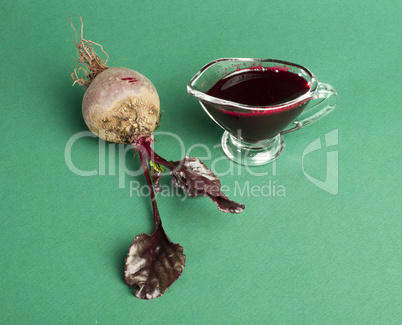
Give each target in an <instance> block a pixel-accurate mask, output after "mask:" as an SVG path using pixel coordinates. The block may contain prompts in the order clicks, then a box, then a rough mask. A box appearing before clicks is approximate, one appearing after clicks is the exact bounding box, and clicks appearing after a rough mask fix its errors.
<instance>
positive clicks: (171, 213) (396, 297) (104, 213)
mask: <svg viewBox="0 0 402 325" xmlns="http://www.w3.org/2000/svg"><path fill="white" fill-rule="evenodd" d="M78 14H80V15H82V17H83V19H84V37H85V38H87V39H90V40H93V41H95V42H98V43H100V44H102V45H103V46H104V48H105V50H106V51H107V52H108V54H109V56H110V61H109V63H110V64H111V65H113V66H124V67H129V68H132V69H134V70H137V71H138V72H140V73H142V74H144V75H146V76H147V77H148V78H149V79H150V80H151V81H152V82H153V83H154V85H155V87H156V88H157V90H158V93H159V96H160V99H161V107H162V109H163V110H164V114H163V117H162V125H161V127H160V129H159V131H160V132H171V133H173V134H174V135H176V136H177V137H178V138H179V139H180V141H182V145H180V142H179V141H178V140H177V139H176V138H175V137H174V136H171V135H166V134H165V135H164V134H160V135H159V136H158V135H157V136H156V138H157V140H158V143H157V144H156V146H155V148H156V150H157V151H158V152H159V154H161V155H162V156H164V157H166V158H167V159H181V156H182V154H183V152H182V147H184V149H185V152H186V153H187V152H188V151H189V150H190V149H191V147H192V146H193V145H195V144H199V146H198V147H196V148H194V149H193V150H191V155H194V156H199V157H200V158H202V160H203V161H204V162H205V163H206V164H207V165H208V166H210V167H211V168H212V169H213V170H214V171H215V172H216V173H219V174H221V175H222V176H221V181H222V184H225V185H227V186H228V188H229V190H227V191H226V193H227V195H228V196H229V197H230V198H232V199H235V200H237V201H240V202H242V203H244V204H245V205H246V210H245V211H244V212H243V213H242V214H239V215H229V214H223V213H220V212H219V211H218V210H217V208H216V206H215V204H213V203H212V202H209V200H208V199H207V198H204V197H202V198H197V199H184V196H183V194H182V193H181V192H178V193H171V195H170V196H165V197H163V196H159V197H158V205H159V209H160V211H161V218H162V221H163V223H164V227H165V230H166V232H167V234H168V235H169V237H170V238H171V239H172V240H173V241H174V242H179V243H180V244H181V245H182V246H183V247H184V252H185V254H186V255H187V263H186V267H185V269H184V272H183V275H182V276H181V278H180V279H179V280H178V281H177V282H175V283H174V284H173V286H172V287H171V288H170V289H169V290H168V291H167V292H166V294H165V295H164V296H162V297H161V298H158V299H156V300H152V301H142V300H139V299H137V298H135V297H134V296H133V294H132V290H131V289H130V288H129V287H128V286H127V285H126V284H125V283H124V281H123V269H124V258H125V255H126V253H127V250H128V247H129V245H130V244H131V242H132V240H133V238H134V237H135V236H136V235H137V234H140V233H142V232H146V233H149V232H151V231H152V215H151V208H150V200H149V199H148V198H147V197H144V196H143V195H142V194H145V193H142V194H141V193H139V194H138V195H137V193H136V192H135V191H130V184H131V186H137V185H138V186H139V188H141V186H143V185H145V181H144V178H143V176H129V175H126V174H125V173H123V171H122V168H123V167H124V168H125V167H127V168H129V169H130V170H132V171H135V170H137V169H138V168H139V162H138V157H136V158H134V159H133V152H132V151H128V152H125V151H124V147H123V146H117V145H110V146H109V144H106V146H105V151H104V152H105V153H104V154H103V151H102V150H103V149H102V148H103V147H102V145H103V144H102V143H99V142H98V141H97V139H95V138H92V137H90V136H88V134H87V133H84V135H87V136H85V137H81V138H79V139H77V141H75V142H74V144H73V146H72V151H71V156H70V158H71V160H72V162H73V163H74V165H75V166H76V167H77V168H79V169H80V170H83V171H91V170H94V171H95V175H94V176H87V177H84V176H80V175H78V174H77V173H74V172H73V171H72V170H71V169H70V168H69V167H68V164H67V161H66V159H65V149H66V146H67V145H68V141H69V140H71V139H72V137H73V136H75V135H80V133H79V132H82V131H87V128H86V126H85V123H84V122H83V119H82V116H81V99H82V95H83V89H81V88H80V87H79V86H75V87H72V80H71V78H70V73H71V72H72V71H73V68H74V67H75V66H76V63H75V62H74V60H73V57H75V56H76V51H75V44H74V32H73V30H72V29H71V27H70V22H69V19H68V17H69V15H71V16H72V19H73V22H74V24H75V26H76V27H77V28H79V19H78V17H77V15H78ZM401 14H402V12H401V3H400V1H390V0H385V1H376V2H373V1H371V2H369V3H368V2H367V1H360V0H359V1H350V0H343V1H271V0H269V1H259V0H256V1H211V0H203V1H138V0H135V1H113V2H111V1H97V2H96V1H64V2H61V1H36V2H32V1H25V0H24V1H2V4H1V5H0V15H1V20H0V27H1V49H0V53H1V61H2V69H1V79H0V80H1V81H0V82H1V87H0V92H1V96H0V101H1V102H0V103H1V106H0V107H1V114H2V115H1V116H2V118H1V137H0V144H1V174H0V181H1V184H2V189H1V233H0V235H1V236H0V238H1V253H0V262H1V277H0V281H1V282H0V283H1V298H0V299H1V304H0V305H1V313H0V323H2V324H148V323H161V324H189V323H190V322H191V323H195V324H229V323H230V324H244V323H268V324H401V323H402V311H401V305H402V285H401V283H402V277H401V271H402V265H401V263H402V262H401V261H402V259H401V258H402V254H401V252H402V251H401V247H402V239H401V238H402V230H401V229H402V228H401V226H402V223H401V209H400V208H401V206H400V192H401V177H400V176H401V173H400V161H401V141H400V132H399V131H398V130H399V129H400V125H401V106H400V103H399V102H398V99H399V97H400V94H401V68H400V63H401V30H402V24H401V20H400V17H401V16H402V15H401ZM221 57H258V58H275V59H282V60H287V61H291V62H295V63H298V64H301V65H304V66H306V67H308V68H309V69H311V70H312V71H313V72H314V73H315V75H316V76H317V78H318V79H319V80H320V81H322V82H327V83H330V84H332V85H333V86H334V87H335V88H336V89H337V91H338V93H339V103H338V106H337V108H336V109H335V111H334V112H333V113H331V114H330V115H328V116H327V117H325V118H324V119H322V120H320V121H319V122H317V123H316V124H313V125H311V126H308V127H306V128H305V129H303V130H300V131H297V132H294V133H290V134H287V135H286V136H285V141H286V148H285V150H284V152H283V153H282V155H281V156H280V157H279V159H278V160H277V161H276V162H275V163H273V164H271V165H267V166H264V167H258V168H250V169H247V168H245V167H239V166H237V165H234V164H233V163H230V162H229V161H228V160H226V159H224V158H223V157H224V156H223V153H222V151H221V149H220V148H219V141H220V136H221V134H222V130H221V129H220V128H219V127H218V126H217V125H215V124H214V123H213V122H212V121H211V120H210V119H209V118H208V117H207V116H206V114H205V113H204V112H203V111H202V109H201V107H200V106H199V104H198V103H197V101H196V100H195V99H194V98H192V97H191V96H189V95H188V94H187V92H186V84H187V82H188V81H189V80H190V78H191V77H192V76H193V75H194V74H195V72H196V71H198V70H199V69H200V68H201V67H202V66H203V65H204V64H206V63H208V62H209V61H212V60H214V59H217V58H221ZM121 59H123V60H121ZM334 130H337V131H338V137H337V139H336V140H337V141H338V144H337V145H335V146H332V147H328V148H326V146H325V141H324V140H325V135H326V134H327V133H329V132H331V131H334ZM316 139H320V140H321V143H322V149H321V150H317V151H315V152H313V153H311V154H309V155H308V156H306V157H305V159H304V167H303V166H302V160H303V152H304V150H306V148H307V147H308V146H309V145H310V144H311V143H312V142H313V141H315V140H316ZM317 141H318V140H317ZM99 146H100V147H99ZM206 148H208V150H206ZM331 152H335V153H337V154H338V164H337V165H336V164H332V165H331V168H332V169H331V170H332V171H331V170H330V171H328V172H333V170H334V168H335V169H336V170H338V171H339V176H338V178H336V181H334V182H333V183H332V184H331V186H332V187H333V188H335V189H336V188H338V193H337V194H335V195H334V194H330V193H328V192H327V191H325V190H323V189H322V188H320V187H318V186H316V185H315V184H313V183H312V182H311V181H309V179H308V178H307V176H306V175H305V174H308V175H311V177H314V178H315V179H319V180H321V181H324V180H325V177H326V171H327V170H326V160H327V154H330V153H331ZM208 153H210V156H208ZM99 155H101V159H100V158H99ZM333 162H334V161H332V163H333ZM103 167H105V172H103ZM256 173H259V174H264V175H262V176H256V175H253V174H256ZM165 178H166V177H165ZM130 182H134V183H130ZM135 182H138V183H135ZM163 184H165V185H166V186H168V184H170V180H169V179H168V178H166V179H165V181H164V183H163ZM269 184H271V193H269V192H268V186H269ZM274 185H275V189H274V188H273V186H274ZM244 186H249V189H250V191H248V192H247V190H246V191H244V192H241V191H239V189H241V190H242V191H243V189H244ZM253 186H255V187H254V188H255V190H254V192H252V191H251V188H252V187H253ZM236 188H237V190H236ZM258 189H265V190H264V191H263V192H262V193H261V192H259V191H258ZM278 189H282V192H281V191H279V192H278ZM283 190H284V191H285V196H280V195H283V194H284V192H283Z"/></svg>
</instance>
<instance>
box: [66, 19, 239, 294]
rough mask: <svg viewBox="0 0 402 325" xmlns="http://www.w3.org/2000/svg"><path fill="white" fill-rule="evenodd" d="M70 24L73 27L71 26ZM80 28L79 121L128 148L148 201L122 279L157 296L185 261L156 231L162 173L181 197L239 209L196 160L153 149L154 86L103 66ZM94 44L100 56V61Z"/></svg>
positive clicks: (156, 98)
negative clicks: (148, 219) (146, 217)
mask: <svg viewBox="0 0 402 325" xmlns="http://www.w3.org/2000/svg"><path fill="white" fill-rule="evenodd" d="M80 19H81V17H80ZM70 21H71V19H70ZM71 26H72V27H73V28H74V26H73V24H72V23H71ZM82 26H83V24H82V19H81V38H80V41H78V39H77V31H76V30H75V29H74V30H75V32H76V46H77V50H78V59H77V61H78V62H80V63H81V67H79V68H76V69H75V70H74V72H73V73H72V78H73V80H74V84H75V83H78V84H80V85H81V86H83V87H85V88H87V89H86V92H85V94H84V98H83V102H82V113H83V116H84V120H85V123H86V124H87V126H88V128H89V129H90V130H91V131H92V132H93V133H94V134H95V135H97V136H98V137H99V138H101V139H104V140H106V141H110V142H115V143H123V144H129V145H131V146H132V147H133V148H134V150H135V151H136V152H138V153H139V156H140V159H141V164H142V168H143V171H144V174H145V178H146V180H147V184H148V186H149V189H150V196H151V200H152V207H153V214H154V231H153V233H152V234H150V235H148V234H141V235H138V236H136V237H135V239H134V241H133V243H132V244H131V246H130V248H129V252H128V255H127V258H126V267H125V272H124V276H125V281H126V283H127V284H128V285H129V286H130V287H134V286H137V287H138V288H137V290H135V292H134V294H135V295H136V296H137V297H139V298H141V299H153V298H157V297H160V296H161V295H162V294H163V293H164V292H165V291H166V290H167V289H168V288H169V287H170V285H171V284H172V283H173V282H174V281H176V280H177V279H178V278H179V277H180V275H181V273H182V271H183V268H184V265H185V262H186V257H185V255H184V253H183V247H181V246H180V245H179V244H174V243H173V242H172V241H171V240H170V239H169V238H168V236H167V235H166V233H165V231H164V229H163V228H162V222H161V218H160V215H159V211H158V207H157V205H156V199H155V191H158V190H160V187H159V179H160V178H161V173H162V171H164V170H165V169H168V170H169V174H170V175H171V176H172V178H173V184H174V185H175V186H177V187H180V188H182V189H183V190H184V192H185V194H186V195H187V196H190V197H197V196H200V195H203V196H206V197H209V198H210V199H211V200H212V201H213V202H215V203H216V204H217V206H218V208H219V209H220V210H221V211H223V212H231V213H240V212H242V211H243V209H244V205H242V204H239V203H236V202H234V201H231V200H229V199H228V198H227V197H226V196H225V194H224V193H223V192H222V191H221V183H220V181H219V179H218V178H217V177H216V176H215V175H214V173H213V172H212V171H211V170H209V169H208V168H207V167H206V166H205V165H204V164H203V163H202V162H201V161H200V160H199V159H198V158H195V157H187V156H186V157H184V158H183V160H181V161H167V160H165V159H164V158H162V157H160V156H159V155H158V154H156V153H155V152H154V151H153V149H152V147H151V146H152V143H153V141H154V138H153V136H152V133H153V132H154V131H155V129H156V128H157V127H158V124H159V118H160V107H159V96H158V93H157V92H156V89H155V87H154V86H153V84H152V83H151V82H150V81H149V80H148V79H147V78H146V77H145V76H143V75H142V74H140V73H138V72H136V71H133V70H130V69H127V68H118V67H112V68H109V67H108V66H107V65H106V63H107V59H108V56H107V54H106V52H105V51H104V50H103V48H102V46H101V45H99V44H97V43H94V42H92V41H89V40H86V39H84V38H83V32H82ZM94 46H98V47H99V48H100V49H101V51H102V52H103V53H104V55H105V56H106V60H105V61H103V60H102V59H101V58H100V57H99V56H98V55H97V54H96V52H95V50H94Z"/></svg>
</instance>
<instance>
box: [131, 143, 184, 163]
mask: <svg viewBox="0 0 402 325" xmlns="http://www.w3.org/2000/svg"><path fill="white" fill-rule="evenodd" d="M152 142H153V140H152V139H150V138H149V137H147V136H142V137H140V138H138V139H137V140H136V141H134V142H133V143H131V145H132V146H133V148H134V149H136V150H138V152H140V154H143V155H144V156H145V157H146V159H148V160H152V161H153V162H156V163H158V164H160V165H163V166H165V167H167V168H169V169H171V170H172V169H176V168H177V167H178V166H177V164H175V163H173V162H170V161H167V160H166V159H164V158H162V157H161V156H159V155H158V154H157V153H156V152H155V151H154V150H153V149H152V148H151V143H152Z"/></svg>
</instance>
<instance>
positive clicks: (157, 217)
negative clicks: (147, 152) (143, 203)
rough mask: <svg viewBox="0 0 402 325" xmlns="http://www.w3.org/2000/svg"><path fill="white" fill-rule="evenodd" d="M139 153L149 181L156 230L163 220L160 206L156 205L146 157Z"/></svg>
mask: <svg viewBox="0 0 402 325" xmlns="http://www.w3.org/2000/svg"><path fill="white" fill-rule="evenodd" d="M138 153H139V156H140V159H141V165H142V169H143V171H144V175H145V179H146V180H147V184H148V188H149V193H150V195H151V201H152V209H153V212H154V227H155V229H158V226H159V225H160V223H161V218H160V216H159V211H158V206H157V204H156V197H155V192H154V188H153V185H152V180H151V176H150V175H149V171H148V167H147V162H146V159H145V158H144V156H143V154H142V152H141V151H140V150H139V151H138ZM155 234H156V233H155Z"/></svg>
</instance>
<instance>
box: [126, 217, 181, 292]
mask: <svg viewBox="0 0 402 325" xmlns="http://www.w3.org/2000/svg"><path fill="white" fill-rule="evenodd" d="M185 263H186V256H185V255H184V254H183V247H182V246H180V245H179V244H174V243H172V242H171V241H170V239H169V238H168V236H167V235H166V233H165V231H164V230H163V228H162V224H161V223H160V224H159V226H158V228H157V229H156V230H155V231H154V232H153V233H152V234H151V235H148V234H141V235H138V236H137V237H135V239H134V241H133V243H132V244H131V246H130V249H129V252H128V255H127V258H126V268H125V272H124V278H125V281H126V283H127V284H128V285H129V286H130V287H133V286H135V285H136V286H138V287H139V288H138V290H136V291H134V295H135V296H136V297H138V298H140V299H154V298H158V297H160V296H161V295H163V293H164V292H165V291H166V290H167V289H168V288H169V287H170V286H171V285H172V284H173V282H174V281H176V280H177V279H178V278H179V277H180V275H181V273H182V272H183V269H184V265H185Z"/></svg>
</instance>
